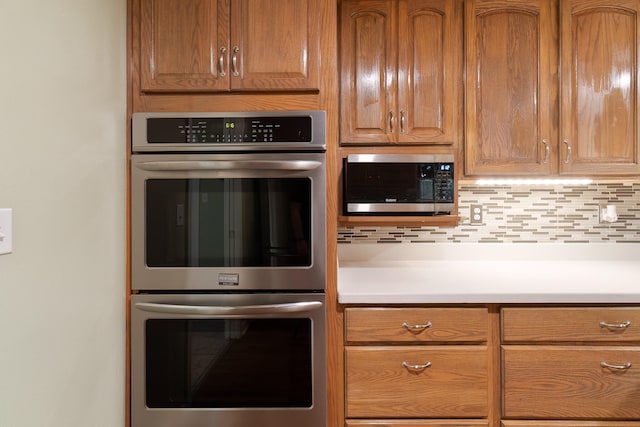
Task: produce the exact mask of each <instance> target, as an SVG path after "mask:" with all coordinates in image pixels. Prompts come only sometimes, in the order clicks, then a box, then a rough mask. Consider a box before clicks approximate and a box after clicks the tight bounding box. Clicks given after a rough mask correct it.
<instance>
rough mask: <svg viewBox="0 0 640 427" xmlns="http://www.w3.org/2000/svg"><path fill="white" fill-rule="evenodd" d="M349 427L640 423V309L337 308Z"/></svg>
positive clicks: (635, 426)
mask: <svg viewBox="0 0 640 427" xmlns="http://www.w3.org/2000/svg"><path fill="white" fill-rule="evenodd" d="M344 326H345V330H344V336H345V342H344V344H345V346H344V365H345V377H344V380H345V424H344V425H345V427H427V426H429V427H440V426H442V427H445V426H449V427H452V426H459V427H481V426H482V427H640V306H634V305H609V306H604V305H597V306H596V305H593V306H587V305H572V306H561V305H540V304H538V305H525V304H508V305H498V304H487V305H486V306H485V307H478V306H471V305H460V306H452V305H446V306H445V305H440V306H432V307H428V306H419V307H418V306H408V305H407V306H402V305H395V306H386V307H382V306H375V307H364V306H347V307H345V308H344Z"/></svg>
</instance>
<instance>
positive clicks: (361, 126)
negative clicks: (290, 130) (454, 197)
mask: <svg viewBox="0 0 640 427" xmlns="http://www.w3.org/2000/svg"><path fill="white" fill-rule="evenodd" d="M340 30H341V33H340V34H341V36H340V37H341V43H340V58H341V84H340V142H341V143H342V144H362V145H377V144H389V143H392V144H452V143H454V142H456V139H457V137H458V127H459V123H458V119H459V114H458V111H459V106H460V101H461V92H460V82H461V81H462V70H461V60H462V55H461V52H462V3H461V1H460V0H396V1H388V0H343V1H342V3H341V11H340Z"/></svg>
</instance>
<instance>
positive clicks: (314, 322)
mask: <svg viewBox="0 0 640 427" xmlns="http://www.w3.org/2000/svg"><path fill="white" fill-rule="evenodd" d="M324 123H325V121H324V113H323V112H320V111H297V112H291V111H288V112H284V111H281V112H260V113H186V114H183V113H144V114H141V113H138V114H134V116H133V123H132V151H133V153H132V156H131V198H132V199H131V288H132V292H133V295H132V296H131V306H130V310H131V334H130V336H131V425H132V427H163V426H167V427H168V426H176V425H179V426H181V427H205V426H206V427H209V426H214V425H224V426H225V427H246V426H260V427H276V426H278V427H281V426H288V425H292V426H294V425H295V426H301V425H304V426H306V427H326V414H325V410H326V397H325V392H326V390H325V387H326V386H325V304H324V302H325V300H324V298H325V283H326V271H325V270H326V225H325V197H326V194H325V178H326V171H325V169H326V162H325V149H326V146H325V141H324V135H325V133H324V132H325V130H324Z"/></svg>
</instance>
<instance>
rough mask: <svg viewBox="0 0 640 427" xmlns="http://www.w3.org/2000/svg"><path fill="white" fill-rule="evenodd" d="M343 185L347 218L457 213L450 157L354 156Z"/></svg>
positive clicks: (345, 170) (348, 161) (348, 159)
mask: <svg viewBox="0 0 640 427" xmlns="http://www.w3.org/2000/svg"><path fill="white" fill-rule="evenodd" d="M343 183H344V189H343V190H344V191H343V202H344V214H345V215H448V214H451V212H452V211H453V209H454V196H455V179H454V158H453V155H450V154H351V155H349V156H347V157H346V158H345V159H344V167H343Z"/></svg>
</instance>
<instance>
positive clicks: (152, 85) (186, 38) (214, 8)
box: [139, 0, 229, 92]
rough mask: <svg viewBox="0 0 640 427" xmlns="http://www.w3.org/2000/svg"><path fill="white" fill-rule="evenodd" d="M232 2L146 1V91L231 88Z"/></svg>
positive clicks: (142, 66) (142, 61)
mask: <svg viewBox="0 0 640 427" xmlns="http://www.w3.org/2000/svg"><path fill="white" fill-rule="evenodd" d="M228 45H229V3H228V0H220V1H217V0H141V1H140V64H139V66H140V78H141V82H140V87H141V90H142V91H143V92H194V91H220V90H228V87H229V74H228V73H226V72H225V70H226V64H225V61H226V60H227V59H226V58H227V56H228V55H227V52H226V50H227V49H228Z"/></svg>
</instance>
